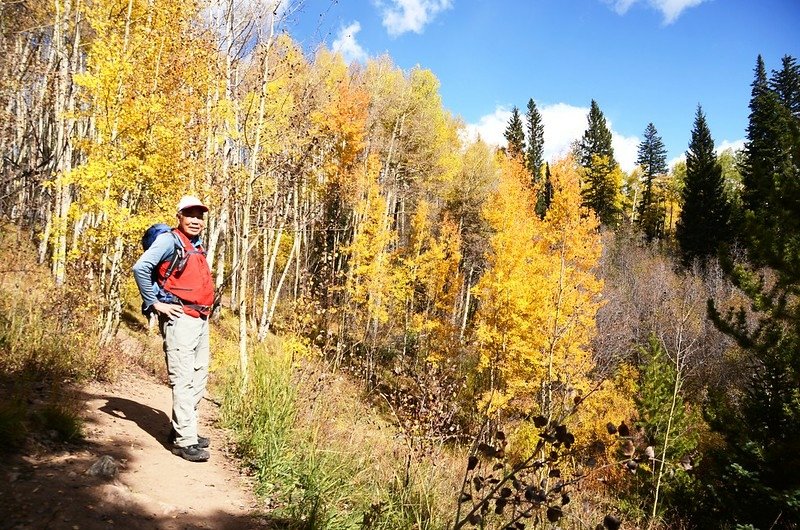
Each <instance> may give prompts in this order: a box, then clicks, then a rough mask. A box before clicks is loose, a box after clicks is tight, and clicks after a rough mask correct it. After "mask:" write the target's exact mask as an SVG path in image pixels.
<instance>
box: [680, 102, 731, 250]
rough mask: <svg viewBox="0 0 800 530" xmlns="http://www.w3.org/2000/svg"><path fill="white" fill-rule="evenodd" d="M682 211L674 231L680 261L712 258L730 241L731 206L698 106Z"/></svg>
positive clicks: (689, 152)
mask: <svg viewBox="0 0 800 530" xmlns="http://www.w3.org/2000/svg"><path fill="white" fill-rule="evenodd" d="M682 199H683V210H682V211H681V215H680V218H679V219H678V225H677V229H676V234H675V235H676V237H677V239H678V244H679V245H680V250H681V259H682V261H683V263H684V265H686V266H688V265H691V263H692V262H693V261H694V260H696V259H699V260H700V261H701V263H705V262H706V260H707V259H708V258H709V257H711V256H713V255H715V254H716V252H717V249H718V248H719V246H720V245H721V244H723V243H727V242H729V240H730V204H729V203H728V198H727V196H726V195H725V185H724V181H723V179H722V166H720V164H719V162H718V161H717V156H716V154H714V139H713V138H712V137H711V131H710V130H709V129H708V124H707V123H706V117H705V114H703V109H702V108H701V107H700V106H699V105H698V106H697V113H696V114H695V119H694V128H693V129H692V141H691V142H690V143H689V150H688V151H686V182H685V183H684V187H683V193H682Z"/></svg>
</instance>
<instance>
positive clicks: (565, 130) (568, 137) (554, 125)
mask: <svg viewBox="0 0 800 530" xmlns="http://www.w3.org/2000/svg"><path fill="white" fill-rule="evenodd" d="M537 106H538V105H537ZM539 113H540V114H541V115H542V125H544V159H545V160H547V161H553V160H554V159H557V158H560V157H562V156H564V155H566V154H567V151H569V148H570V145H571V144H572V142H574V141H575V140H578V139H580V137H581V136H583V132H584V131H585V130H586V125H587V121H586V116H588V114H589V109H588V108H586V107H573V106H572V105H567V104H566V103H556V104H555V105H546V106H543V107H541V108H539Z"/></svg>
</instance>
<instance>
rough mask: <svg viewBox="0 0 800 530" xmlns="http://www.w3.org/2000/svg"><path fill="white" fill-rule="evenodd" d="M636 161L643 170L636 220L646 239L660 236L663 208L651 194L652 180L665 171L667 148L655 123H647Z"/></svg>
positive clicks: (650, 239)
mask: <svg viewBox="0 0 800 530" xmlns="http://www.w3.org/2000/svg"><path fill="white" fill-rule="evenodd" d="M636 163H637V164H639V165H640V166H641V167H642V170H643V171H644V191H643V192H642V200H641V202H640V203H639V205H638V213H639V217H638V222H639V226H640V227H641V228H642V230H643V231H644V234H645V237H647V239H648V241H652V240H653V239H655V238H659V237H662V236H663V235H664V234H663V227H664V216H665V212H664V209H663V208H662V207H661V205H660V203H659V202H658V201H657V200H656V198H655V197H654V194H653V181H654V180H655V178H656V177H658V176H660V175H664V174H665V173H666V172H667V149H666V148H665V147H664V142H663V141H662V140H661V137H660V136H659V135H658V131H657V130H656V127H655V125H653V124H652V123H648V124H647V128H646V129H645V130H644V140H642V142H641V143H640V144H639V150H638V153H637V156H636Z"/></svg>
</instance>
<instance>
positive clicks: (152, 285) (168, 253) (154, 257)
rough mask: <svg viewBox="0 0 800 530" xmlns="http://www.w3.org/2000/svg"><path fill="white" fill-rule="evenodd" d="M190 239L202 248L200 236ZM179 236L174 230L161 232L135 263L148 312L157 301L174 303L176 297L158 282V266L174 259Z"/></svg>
mask: <svg viewBox="0 0 800 530" xmlns="http://www.w3.org/2000/svg"><path fill="white" fill-rule="evenodd" d="M189 241H190V242H191V243H192V245H194V247H195V248H200V247H201V246H202V245H201V242H200V237H199V236H196V237H193V238H190V239H189ZM176 244H177V236H176V235H175V234H173V233H172V232H165V233H163V234H159V236H158V237H157V238H156V240H155V241H153V244H152V245H150V248H148V249H147V250H145V251H144V253H143V254H142V255H141V256H140V257H139V260H138V261H137V262H136V263H135V264H134V265H133V277H134V279H135V280H136V286H137V287H139V294H140V295H142V302H143V303H142V311H143V312H145V313H147V312H148V311H149V310H150V308H151V307H152V305H153V304H155V303H156V302H167V303H172V302H174V299H173V298H172V297H171V296H170V295H169V293H167V292H165V291H164V290H163V289H161V288H160V287H159V286H158V284H157V283H156V271H157V270H158V266H159V265H160V264H162V263H163V262H165V261H170V260H172V256H174V254H175V245H176Z"/></svg>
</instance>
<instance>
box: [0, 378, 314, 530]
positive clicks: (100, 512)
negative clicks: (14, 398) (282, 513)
mask: <svg viewBox="0 0 800 530" xmlns="http://www.w3.org/2000/svg"><path fill="white" fill-rule="evenodd" d="M76 394H77V395H78V396H79V398H80V399H82V400H84V402H89V401H90V400H105V404H104V405H102V406H101V407H99V410H100V411H102V412H104V413H106V414H109V415H111V416H114V417H115V418H120V419H124V420H126V421H131V422H134V423H135V424H136V425H137V426H138V427H139V429H141V430H142V431H143V432H144V433H147V434H148V435H150V436H152V437H154V438H156V439H157V440H158V441H159V442H160V443H161V444H162V445H164V444H165V443H166V435H167V432H168V429H169V419H168V417H167V415H166V414H165V413H164V412H163V411H160V410H157V409H154V408H152V407H149V406H146V405H142V404H140V403H137V402H135V401H132V400H129V399H124V398H119V397H113V396H109V395H107V394H91V393H87V392H81V391H77V392H76ZM2 400H3V398H2V397H0V401H2ZM90 424H91V422H90ZM102 455H112V456H114V458H116V459H117V460H118V461H121V462H126V461H128V460H131V459H133V458H136V455H135V451H134V449H133V448H132V447H131V446H130V444H125V445H122V444H118V443H115V442H114V441H111V440H106V439H99V440H91V441H83V442H77V443H57V442H53V441H47V440H37V439H30V438H29V439H28V441H27V442H26V444H25V445H24V446H23V448H22V449H20V450H19V451H17V452H12V453H6V454H5V455H0V456H2V458H0V528H1V529H15V530H28V529H31V530H33V529H37V530H38V529H45V528H46V529H59V530H60V529H65V530H71V529H74V528H80V529H81V530H95V529H97V530H100V529H103V530H106V529H120V528H131V529H139V528H141V529H157V530H200V529H214V530H216V529H219V530H247V529H267V530H278V529H302V528H304V527H305V525H304V523H303V522H302V521H296V520H286V519H277V518H274V517H271V516H269V515H260V514H250V515H240V514H232V513H227V512H225V511H223V510H218V511H215V512H213V513H211V514H209V515H203V516H200V515H197V514H193V513H191V511H189V510H186V509H183V508H180V507H172V509H162V510H158V509H155V510H154V509H153V506H152V505H151V506H150V507H149V508H148V507H147V506H146V505H144V504H142V502H141V494H142V493H145V494H146V493H149V492H138V493H137V492H132V491H131V490H129V489H128V488H127V487H126V486H124V485H123V484H122V483H121V482H119V481H118V480H114V479H103V478H100V477H94V476H90V475H88V474H87V473H86V472H87V470H88V469H89V468H90V467H91V466H92V464H94V463H95V462H96V461H97V460H98V459H99V458H100V457H101V456H102Z"/></svg>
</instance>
